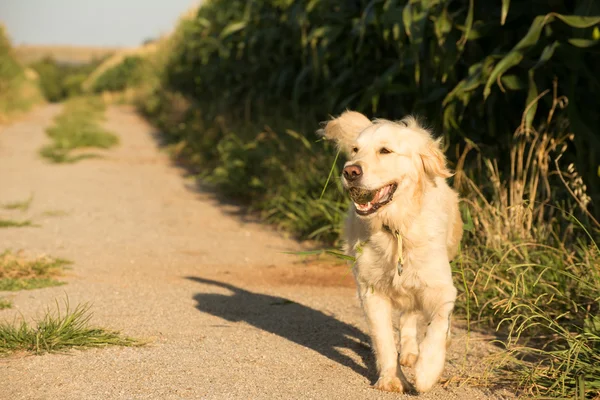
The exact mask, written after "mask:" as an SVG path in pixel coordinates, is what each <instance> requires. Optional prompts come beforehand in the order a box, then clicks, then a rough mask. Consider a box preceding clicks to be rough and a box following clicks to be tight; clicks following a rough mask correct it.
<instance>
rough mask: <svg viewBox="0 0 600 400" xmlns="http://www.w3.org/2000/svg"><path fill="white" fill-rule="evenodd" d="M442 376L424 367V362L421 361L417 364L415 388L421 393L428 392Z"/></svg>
mask: <svg viewBox="0 0 600 400" xmlns="http://www.w3.org/2000/svg"><path fill="white" fill-rule="evenodd" d="M439 378H440V374H438V373H436V372H434V371H431V370H427V369H424V368H423V363H421V362H419V363H417V365H416V366H415V388H416V389H417V391H418V392H419V393H426V392H429V391H430V390H431V389H433V386H434V385H435V384H436V383H437V381H438V380H439Z"/></svg>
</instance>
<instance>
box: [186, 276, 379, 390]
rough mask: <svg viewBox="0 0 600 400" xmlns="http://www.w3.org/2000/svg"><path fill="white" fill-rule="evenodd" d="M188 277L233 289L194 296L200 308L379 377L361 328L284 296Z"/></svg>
mask: <svg viewBox="0 0 600 400" xmlns="http://www.w3.org/2000/svg"><path fill="white" fill-rule="evenodd" d="M187 279H190V280H192V281H194V282H198V283H202V284H205V285H213V286H218V287H220V288H224V289H227V290H229V291H231V294H230V295H229V294H216V293H198V294H197V295H195V296H194V300H196V302H197V305H196V308H197V309H198V310H200V311H202V312H206V313H209V314H211V315H214V316H217V317H220V318H223V319H226V320H228V321H231V322H237V321H245V322H247V323H248V324H250V325H252V326H254V327H256V328H258V329H262V330H264V331H267V332H271V333H274V334H276V335H278V336H281V337H283V338H285V339H288V340H290V341H292V342H294V343H296V344H299V345H301V346H303V347H306V348H309V349H312V350H314V351H316V352H318V353H320V354H322V355H323V356H325V357H327V358H329V359H330V360H332V361H334V362H337V363H339V364H341V365H343V366H345V367H349V368H351V369H352V370H353V371H355V372H356V373H358V374H360V375H362V376H365V377H366V378H367V379H369V380H370V381H371V383H373V382H374V381H375V380H376V369H375V364H374V361H375V360H374V357H373V355H372V353H371V350H370V347H369V338H368V336H367V335H366V334H364V333H363V332H362V331H361V330H359V329H358V328H356V327H354V326H352V325H348V324H346V323H344V322H341V321H339V320H337V319H336V318H334V317H332V316H329V315H327V314H324V313H323V312H321V311H318V310H315V309H312V308H310V307H307V306H304V305H302V304H299V303H296V302H294V301H291V300H289V299H286V298H283V297H275V296H269V295H266V294H261V293H254V292H251V291H248V290H245V289H242V288H239V287H236V286H234V285H231V284H228V283H224V282H219V281H215V280H211V279H204V278H199V277H188V278H187ZM338 349H346V352H347V351H348V350H349V351H351V352H354V353H355V354H356V355H358V356H359V358H360V359H362V362H363V365H361V364H360V363H357V362H356V361H355V360H354V359H352V358H351V357H349V356H348V355H346V354H344V353H342V352H341V351H340V350H338Z"/></svg>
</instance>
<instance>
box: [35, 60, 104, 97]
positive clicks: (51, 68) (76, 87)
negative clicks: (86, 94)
mask: <svg viewBox="0 0 600 400" xmlns="http://www.w3.org/2000/svg"><path fill="white" fill-rule="evenodd" d="M100 62H101V61H100V60H96V61H92V62H91V63H88V64H65V63H59V62H57V61H56V60H54V59H53V58H52V57H45V58H43V59H42V60H40V61H36V62H34V63H33V64H31V68H33V69H34V70H35V71H36V72H37V73H38V75H39V77H40V86H41V88H42V92H43V93H44V97H45V98H46V99H47V100H48V101H51V102H59V101H63V100H65V99H67V98H69V97H73V96H78V95H81V94H82V92H83V89H82V83H83V82H84V81H85V79H86V78H87V76H88V75H89V74H90V73H91V72H92V71H93V70H94V69H95V68H96V67H97V66H98V64H99V63H100Z"/></svg>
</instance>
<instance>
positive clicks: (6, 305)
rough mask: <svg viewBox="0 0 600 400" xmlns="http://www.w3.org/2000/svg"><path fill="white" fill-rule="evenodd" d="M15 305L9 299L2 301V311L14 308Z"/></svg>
mask: <svg viewBox="0 0 600 400" xmlns="http://www.w3.org/2000/svg"><path fill="white" fill-rule="evenodd" d="M12 306H13V303H12V301H10V300H7V299H0V310H5V309H7V308H12Z"/></svg>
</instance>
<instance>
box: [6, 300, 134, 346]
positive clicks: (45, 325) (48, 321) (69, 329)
mask: <svg viewBox="0 0 600 400" xmlns="http://www.w3.org/2000/svg"><path fill="white" fill-rule="evenodd" d="M64 308H65V310H64V311H61V307H60V306H59V304H58V302H57V303H56V310H50V309H48V310H46V312H45V314H44V316H43V317H42V318H41V319H39V320H38V321H36V322H35V326H32V325H30V324H28V323H27V322H25V321H22V322H20V323H16V322H15V323H7V322H4V323H0V353H4V354H10V353H12V352H15V351H27V352H31V353H34V354H42V353H46V352H56V351H61V350H65V349H70V348H90V347H106V346H140V345H143V344H144V342H142V341H140V340H138V339H134V338H130V337H127V336H123V335H121V334H120V333H119V332H117V331H111V330H106V329H104V328H97V327H93V326H91V325H90V320H91V318H92V313H91V311H90V305H89V304H87V303H86V304H80V305H78V306H77V307H75V309H73V310H71V309H70V308H69V303H68V301H67V300H66V301H65V307H64Z"/></svg>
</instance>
